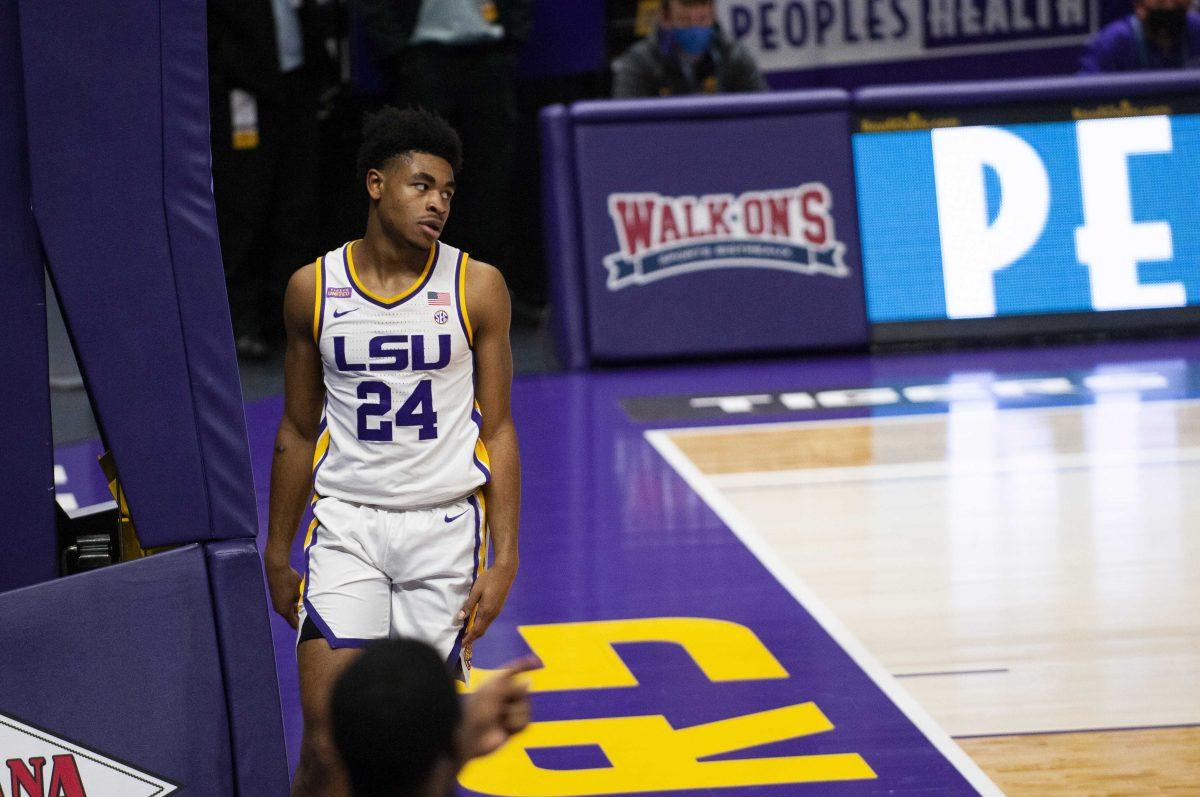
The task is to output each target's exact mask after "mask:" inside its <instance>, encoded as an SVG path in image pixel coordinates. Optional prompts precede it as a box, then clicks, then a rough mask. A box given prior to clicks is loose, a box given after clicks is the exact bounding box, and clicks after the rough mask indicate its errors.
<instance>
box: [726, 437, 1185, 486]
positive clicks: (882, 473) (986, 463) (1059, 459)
mask: <svg viewBox="0 0 1200 797" xmlns="http://www.w3.org/2000/svg"><path fill="white" fill-rule="evenodd" d="M1195 462H1200V448H1195V447H1192V448H1161V449H1145V450H1137V449H1130V450H1127V451H1097V452H1092V453H1075V454H1053V453H1049V452H1040V453H1031V454H1029V455H1027V456H1010V457H1004V458H1001V459H968V460H952V461H946V460H938V461H935V462H897V463H893V464H887V465H853V466H849V467H844V468H796V469H792V470H772V471H750V472H746V473H720V474H714V475H712V476H708V477H706V478H708V479H709V480H710V481H711V482H712V484H713V485H714V486H716V487H719V488H721V489H723V490H751V489H755V488H758V487H796V486H800V485H805V484H835V483H838V482H865V481H875V480H880V479H922V478H925V479H938V478H945V477H947V476H976V475H993V474H1001V473H1013V472H1016V471H1022V472H1025V473H1028V472H1030V471H1045V472H1050V471H1059V470H1066V469H1068V468H1094V469H1103V468H1129V467H1137V466H1139V465H1164V464H1171V465H1182V464H1188V463H1195Z"/></svg>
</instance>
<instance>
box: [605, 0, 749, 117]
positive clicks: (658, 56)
mask: <svg viewBox="0 0 1200 797" xmlns="http://www.w3.org/2000/svg"><path fill="white" fill-rule="evenodd" d="M766 89H767V84H766V82H765V81H764V80H763V78H762V75H761V74H760V73H759V71H758V65H757V64H755V63H754V58H753V57H752V56H751V55H750V53H749V51H748V50H747V49H746V48H745V47H743V46H742V45H741V44H738V43H737V42H734V41H731V40H730V39H728V38H727V37H726V36H725V34H724V32H723V31H722V30H721V28H720V27H719V26H718V25H717V24H716V13H715V11H714V10H713V2H712V0H663V4H662V18H661V21H660V22H659V24H658V25H657V26H655V28H654V30H653V31H651V33H650V35H649V36H647V37H646V38H645V39H642V40H641V41H639V42H637V43H636V44H634V45H633V46H632V47H630V48H629V49H628V50H626V51H625V52H624V53H623V54H622V55H621V56H620V57H619V58H617V59H616V61H614V62H613V92H612V93H613V96H614V97H671V96H675V95H680V94H716V93H726V92H741V91H765V90H766Z"/></svg>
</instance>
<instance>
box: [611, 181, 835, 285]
mask: <svg viewBox="0 0 1200 797" xmlns="http://www.w3.org/2000/svg"><path fill="white" fill-rule="evenodd" d="M832 206H833V199H832V195H831V193H830V191H829V188H828V187H827V186H826V185H824V184H823V183H815V182H813V183H805V184H803V185H799V186H796V187H795V188H786V189H780V190H768V191H747V192H745V193H742V194H740V195H737V196H735V195H733V194H705V195H703V196H678V197H676V196H664V195H662V194H657V193H647V192H641V193H617V194H610V195H609V197H608V213H609V216H610V217H611V219H612V223H613V228H614V229H615V231H616V235H617V242H618V245H619V247H620V249H619V250H618V251H616V252H613V253H612V254H609V255H608V256H606V257H605V258H604V267H605V269H606V270H607V271H608V281H607V286H608V289H609V290H610V291H618V290H621V289H623V288H629V287H632V286H637V285H645V284H647V283H651V282H656V281H658V280H663V279H668V278H670V277H677V276H680V275H683V274H688V273H693V272H696V271H702V270H707V269H714V268H768V269H777V270H781V271H788V272H792V273H795V274H801V275H806V276H817V275H819V276H826V277H834V278H845V277H848V276H850V269H849V268H848V267H847V266H846V262H845V252H846V247H845V245H844V244H843V243H842V242H840V241H838V240H837V238H836V237H835V233H834V224H833V216H832V215H831V214H830V210H831V208H832Z"/></svg>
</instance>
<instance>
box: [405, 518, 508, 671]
mask: <svg viewBox="0 0 1200 797" xmlns="http://www.w3.org/2000/svg"><path fill="white" fill-rule="evenodd" d="M405 515H406V517H405V528H404V531H405V537H406V538H407V539H408V540H409V544H408V545H406V546H405V548H404V550H403V551H401V552H398V555H400V556H403V558H404V559H403V568H402V570H401V571H400V572H397V573H396V574H395V575H396V576H397V577H395V580H394V581H393V584H392V617H391V622H392V628H391V633H392V636H394V637H409V638H414V639H421V640H423V641H425V642H428V643H429V644H430V645H432V646H433V647H434V649H436V650H437V651H438V652H439V653H440V654H441V655H442V656H443V657H445V658H446V663H447V666H449V667H450V668H451V670H456V669H457V666H458V665H459V663H460V659H466V660H467V661H469V656H462V654H463V650H462V639H463V634H464V631H465V627H466V624H465V623H461V622H459V621H458V619H457V615H458V612H459V611H460V610H461V609H462V607H463V604H465V603H466V600H467V597H468V595H469V594H470V592H471V587H472V585H473V584H474V583H475V578H476V575H477V574H478V573H479V572H481V571H482V566H483V565H482V563H483V561H485V560H486V556H487V541H486V529H487V525H486V519H485V518H484V513H483V506H482V501H481V500H480V499H479V498H478V497H477V496H470V497H469V498H467V499H464V500H462V501H458V502H455V503H453V504H448V505H447V506H444V507H440V508H437V509H431V510H419V511H414V512H407V513H405ZM468 622H469V621H468ZM464 665H465V662H464ZM466 675H467V672H466V667H465V666H464V668H463V673H462V677H463V679H464V680H465V676H466Z"/></svg>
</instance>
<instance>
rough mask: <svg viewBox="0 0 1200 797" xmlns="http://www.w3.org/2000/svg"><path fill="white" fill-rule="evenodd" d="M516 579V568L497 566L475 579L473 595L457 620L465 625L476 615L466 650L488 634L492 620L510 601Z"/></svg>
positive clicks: (467, 636) (468, 636)
mask: <svg viewBox="0 0 1200 797" xmlns="http://www.w3.org/2000/svg"><path fill="white" fill-rule="evenodd" d="M516 577H517V569H516V568H515V567H511V568H510V567H506V566H504V565H500V564H495V565H492V567H491V568H489V569H488V570H485V571H484V572H483V573H482V574H481V575H480V576H479V578H477V579H475V586H473V587H471V594H470V595H468V596H467V602H466V604H465V605H464V606H463V607H462V611H460V612H459V613H458V618H457V619H458V622H460V623H465V622H467V620H468V619H469V618H470V617H471V614H472V612H474V615H475V620H474V622H472V623H471V627H470V628H469V629H467V635H466V637H465V638H464V639H463V647H464V648H466V649H467V650H470V649H471V645H472V644H474V642H475V640H476V639H479V638H480V637H481V636H483V635H484V634H486V633H487V630H488V626H489V625H491V624H492V620H495V619H496V618H497V617H498V616H499V615H500V610H501V609H503V608H504V601H506V600H508V591H509V590H510V589H512V584H513V579H515V578H516Z"/></svg>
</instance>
